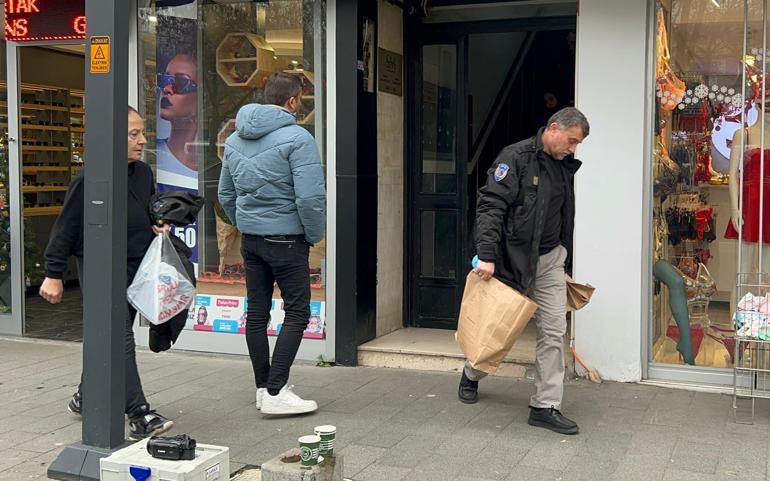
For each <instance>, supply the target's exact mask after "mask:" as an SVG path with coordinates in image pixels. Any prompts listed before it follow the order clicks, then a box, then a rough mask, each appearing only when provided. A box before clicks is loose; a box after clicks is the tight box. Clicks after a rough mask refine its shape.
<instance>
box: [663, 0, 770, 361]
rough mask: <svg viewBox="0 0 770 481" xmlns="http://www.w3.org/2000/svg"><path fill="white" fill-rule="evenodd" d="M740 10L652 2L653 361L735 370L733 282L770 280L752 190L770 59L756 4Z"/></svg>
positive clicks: (767, 122)
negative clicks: (750, 276) (760, 276)
mask: <svg viewBox="0 0 770 481" xmlns="http://www.w3.org/2000/svg"><path fill="white" fill-rule="evenodd" d="M744 3H745V2H723V1H720V2H716V1H712V0H687V1H685V0H670V1H665V2H659V3H658V4H657V9H658V10H657V12H656V35H655V37H656V42H655V58H656V71H655V92H656V102H655V107H656V108H655V118H654V129H655V131H654V149H653V158H652V159H651V164H652V169H653V209H652V210H653V241H654V246H653V249H654V252H653V274H654V292H653V323H652V328H651V335H652V342H651V343H650V345H651V353H650V357H651V359H652V361H653V362H654V363H664V364H687V365H695V366H700V367H716V368H732V367H733V365H734V359H733V356H734V354H735V342H736V341H735V336H736V325H735V324H734V322H733V315H734V313H735V312H736V309H737V308H738V304H739V301H740V300H741V299H740V297H741V295H740V292H739V289H737V288H736V285H737V284H738V283H737V282H736V279H737V275H738V274H739V273H752V272H753V273H759V272H765V273H767V272H770V269H768V268H767V266H768V265H770V255H768V254H767V253H765V255H764V260H761V261H760V256H761V254H762V253H763V250H764V249H767V248H766V247H765V246H766V244H767V243H768V242H770V223H768V222H767V219H768V216H770V210H768V209H767V208H768V207H770V204H768V199H770V196H768V195H767V194H770V190H768V184H764V185H765V187H764V189H760V188H759V185H760V184H761V183H762V182H761V180H760V170H762V169H761V167H762V163H763V161H762V160H760V159H761V158H764V159H767V160H764V163H765V166H767V167H768V168H767V169H765V170H764V176H765V179H767V178H768V175H770V164H768V163H767V162H768V161H770V151H768V150H765V145H770V115H767V114H766V113H764V112H763V110H764V111H765V112H766V109H763V108H762V107H763V104H764V102H763V92H764V91H765V90H766V91H767V95H768V96H770V89H767V88H766V87H765V86H764V84H765V78H766V76H765V72H766V71H767V70H769V69H768V68H767V67H763V65H770V63H766V62H768V61H769V60H770V59H767V58H765V55H764V51H763V50H762V45H763V32H762V28H763V27H762V26H763V22H762V18H763V6H762V2H761V1H750V2H748V3H747V4H746V6H747V13H748V17H747V21H746V22H745V23H744V17H745V15H744ZM744 29H745V31H746V37H745V40H746V47H745V50H744ZM767 86H768V87H770V84H768V85H767ZM763 126H764V128H763ZM763 132H766V133H763ZM765 182H767V180H765ZM751 185H753V186H754V187H751ZM762 190H764V192H765V194H764V195H762V194H760V192H762ZM760 197H764V200H761V199H760ZM763 203H764V206H765V207H764V214H763V216H762V217H763V218H764V219H765V221H764V222H759V219H760V212H761V211H762V209H763ZM763 229H764V234H762V233H761V231H762V230H763ZM760 238H761V241H760ZM738 327H740V326H738Z"/></svg>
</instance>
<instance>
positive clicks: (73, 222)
mask: <svg viewBox="0 0 770 481" xmlns="http://www.w3.org/2000/svg"><path fill="white" fill-rule="evenodd" d="M83 179H84V172H83V171H81V172H80V174H78V175H77V176H76V177H75V178H74V179H72V182H71V183H70V186H69V189H68V190H67V195H66V196H65V198H64V207H63V208H62V211H61V213H60V214H59V217H58V218H57V219H56V223H55V224H54V226H53V229H52V231H51V237H50V238H49V240H48V246H47V247H46V249H45V275H46V277H50V278H52V279H61V278H62V277H63V276H64V273H65V272H66V271H67V261H68V259H69V257H70V256H77V257H82V256H83V208H84V186H83ZM154 193H155V179H154V178H153V175H152V170H151V169H150V167H149V166H147V164H145V163H144V162H132V163H130V164H128V204H127V209H126V210H127V212H126V217H127V219H126V221H127V224H128V225H127V230H128V244H127V245H126V252H127V260H128V262H129V263H135V264H138V263H139V262H141V261H142V258H143V257H144V254H145V253H146V252H147V248H148V247H149V246H150V243H151V242H152V239H153V237H154V234H153V232H152V223H151V220H150V216H149V214H148V208H149V205H150V198H151V197H152V195H153V194H154Z"/></svg>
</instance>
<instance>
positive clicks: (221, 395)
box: [0, 339, 770, 481]
mask: <svg viewBox="0 0 770 481" xmlns="http://www.w3.org/2000/svg"><path fill="white" fill-rule="evenodd" d="M80 349H81V345H79V344H68V343H50V342H38V341H34V342H29V341H24V340H14V339H0V403H3V405H4V406H5V409H4V410H3V411H2V412H0V480H3V481H4V480H9V481H14V480H20V481H21V480H24V481H29V480H35V479H45V473H46V469H47V467H48V464H49V463H50V462H51V461H52V460H53V459H55V457H56V455H57V454H58V453H59V452H60V450H61V449H62V447H63V446H65V445H67V444H69V443H72V442H76V441H78V439H79V437H80V432H81V424H80V420H79V418H78V417H75V416H72V415H70V414H69V413H68V412H67V411H66V403H67V401H68V399H69V397H70V395H71V394H72V392H74V390H75V387H76V386H77V383H78V380H79V377H80V363H81V353H80ZM138 358H139V361H138V362H139V367H140V372H141V374H142V380H143V382H144V386H145V388H146V393H147V394H148V399H149V401H150V403H151V404H152V406H153V408H155V409H157V410H158V411H159V412H161V413H162V414H164V415H166V416H168V417H169V418H171V419H173V420H174V421H175V422H176V427H175V430H174V431H173V432H172V433H187V434H190V435H191V436H192V437H194V438H196V439H197V440H198V442H202V443H213V444H222V445H226V446H229V447H230V448H231V467H232V469H233V470H235V469H238V468H240V467H242V466H244V465H259V464H260V463H262V462H264V461H266V460H268V459H270V458H273V457H275V456H276V455H278V454H280V453H282V452H284V451H286V450H287V449H289V448H292V447H294V446H295V445H296V443H297V438H298V437H299V436H300V435H303V434H308V433H310V432H312V429H313V427H314V426H316V425H319V424H333V425H335V426H337V430H338V434H337V441H336V446H335V450H336V452H339V453H343V454H344V455H345V473H344V474H345V477H346V478H348V479H350V480H353V481H370V480H382V481H399V480H403V481H418V480H419V481H433V480H436V481H438V480H440V481H519V480H521V481H541V480H543V481H545V480H549V481H556V480H559V481H570V480H571V481H582V480H591V481H598V480H612V481H634V480H645V481H663V480H676V481H687V480H689V479H697V480H716V481H728V480H730V481H759V480H766V479H767V473H768V465H769V464H770V458H769V457H768V452H770V435H769V434H770V401H767V400H758V401H757V403H756V416H755V423H754V424H753V425H743V424H736V423H735V422H734V417H733V410H732V398H731V397H730V396H726V395H720V394H709V393H701V392H697V393H696V392H691V391H683V390H677V389H668V388H661V387H654V386H649V385H637V384H622V383H611V382H608V383H604V384H601V385H596V384H592V383H589V382H584V381H577V382H575V381H571V382H568V383H567V384H566V386H565V400H564V411H565V414H566V415H568V416H569V417H572V418H574V419H575V420H576V421H577V422H578V423H579V424H580V427H581V433H580V434H579V435H577V436H562V435H558V434H556V433H552V432H550V431H546V430H543V429H539V428H534V427H531V426H529V425H527V417H528V415H529V410H528V408H527V403H528V402H529V396H530V395H531V394H532V392H533V391H534V387H533V385H532V382H531V381H527V380H512V379H504V378H495V377H491V378H488V379H485V380H483V381H482V382H481V385H480V400H479V403H478V404H475V405H465V404H462V403H460V402H458V400H457V382H458V380H459V374H447V373H434V372H424V371H410V370H404V369H399V370H396V369H376V368H347V367H334V368H319V367H315V366H311V365H307V364H298V365H296V366H295V367H294V368H293V370H292V379H291V382H292V383H293V384H295V385H296V391H297V393H298V394H299V395H300V396H303V397H306V398H309V399H316V400H317V402H318V404H319V406H320V409H319V410H318V411H317V412H316V413H312V414H310V415H306V416H299V417H265V416H262V415H261V414H260V413H259V412H258V411H257V409H256V407H255V406H254V391H255V390H254V382H253V375H252V373H251V364H250V362H249V360H248V359H247V358H245V357H242V356H213V355H208V354H192V353H179V352H174V351H173V350H172V351H171V352H167V353H163V354H160V355H158V354H154V353H150V352H146V351H140V352H139V353H138ZM3 361H6V362H3ZM743 412H744V413H745V411H743Z"/></svg>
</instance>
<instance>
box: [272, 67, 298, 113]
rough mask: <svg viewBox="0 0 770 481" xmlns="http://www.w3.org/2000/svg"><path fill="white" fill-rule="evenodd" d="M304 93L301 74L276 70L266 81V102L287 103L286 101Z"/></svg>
mask: <svg viewBox="0 0 770 481" xmlns="http://www.w3.org/2000/svg"><path fill="white" fill-rule="evenodd" d="M300 93H302V81H301V80H300V78H299V76H297V75H293V74H290V73H286V72H276V73H274V74H271V75H270V76H269V77H268V78H267V82H266V83H265V102H267V103H268V104H273V105H280V106H284V105H286V102H287V101H288V100H289V99H290V98H292V97H296V96H297V95H299V94H300Z"/></svg>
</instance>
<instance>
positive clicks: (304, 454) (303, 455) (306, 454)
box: [299, 446, 313, 461]
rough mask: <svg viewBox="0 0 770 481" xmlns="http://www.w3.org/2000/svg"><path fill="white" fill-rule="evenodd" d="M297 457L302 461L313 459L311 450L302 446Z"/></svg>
mask: <svg viewBox="0 0 770 481" xmlns="http://www.w3.org/2000/svg"><path fill="white" fill-rule="evenodd" d="M299 457H300V459H302V460H303V461H310V460H311V459H313V450H312V449H310V448H308V447H307V446H302V447H301V448H300V450H299Z"/></svg>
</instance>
